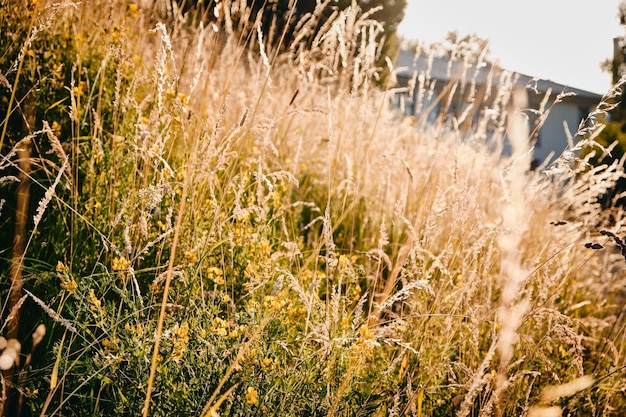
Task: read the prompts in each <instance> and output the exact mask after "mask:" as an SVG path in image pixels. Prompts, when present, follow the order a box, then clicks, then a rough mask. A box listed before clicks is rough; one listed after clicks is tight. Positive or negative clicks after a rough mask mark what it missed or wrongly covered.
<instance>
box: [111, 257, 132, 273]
mask: <svg viewBox="0 0 626 417" xmlns="http://www.w3.org/2000/svg"><path fill="white" fill-rule="evenodd" d="M111 268H113V271H115V272H121V271H128V268H130V261H129V260H128V259H126V258H125V257H123V256H122V257H117V258H113V261H112V262H111Z"/></svg>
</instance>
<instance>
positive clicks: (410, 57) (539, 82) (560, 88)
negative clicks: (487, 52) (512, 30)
mask: <svg viewBox="0 0 626 417" xmlns="http://www.w3.org/2000/svg"><path fill="white" fill-rule="evenodd" d="M429 61H430V62H429ZM429 67H430V71H429V72H428V73H427V74H426V71H427V70H428V68H429ZM396 68H397V70H396V76H397V77H400V78H411V77H412V76H414V74H416V73H417V74H418V75H419V74H422V73H423V74H424V75H426V76H427V78H429V79H434V80H440V81H446V82H447V81H452V80H460V79H461V78H463V77H464V76H465V78H466V79H471V78H470V77H475V79H476V80H477V82H478V83H479V84H484V83H485V82H486V80H487V79H488V75H489V73H490V72H491V71H492V69H494V67H493V64H491V63H487V62H485V63H481V64H480V65H477V64H476V63H464V62H463V61H461V60H450V59H449V58H447V57H435V56H427V55H424V54H415V53H413V52H409V51H405V50H402V51H400V53H399V54H398V58H397V59H396ZM505 72H508V73H510V74H512V75H513V76H516V77H517V82H516V84H517V85H519V86H523V87H526V88H529V89H531V90H536V91H538V92H539V93H544V94H545V93H547V92H548V90H551V92H552V93H553V94H560V93H565V94H567V93H573V94H574V95H576V96H577V97H579V98H585V99H588V100H592V101H596V102H599V101H600V100H602V98H603V95H602V94H598V93H594V92H592V91H587V90H583V89H581V88H576V87H572V86H568V85H565V84H561V83H557V82H555V81H552V80H545V79H541V78H538V77H532V76H530V75H526V74H523V73H520V72H517V71H508V70H506V69H504V68H499V67H496V68H495V74H494V75H495V77H494V84H497V82H498V81H499V80H498V78H499V76H501V75H502V74H503V73H505Z"/></svg>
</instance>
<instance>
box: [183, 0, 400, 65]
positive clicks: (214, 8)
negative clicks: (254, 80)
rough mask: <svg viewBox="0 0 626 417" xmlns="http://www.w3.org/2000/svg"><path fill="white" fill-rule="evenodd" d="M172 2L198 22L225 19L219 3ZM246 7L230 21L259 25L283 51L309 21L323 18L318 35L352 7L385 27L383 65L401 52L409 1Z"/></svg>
mask: <svg viewBox="0 0 626 417" xmlns="http://www.w3.org/2000/svg"><path fill="white" fill-rule="evenodd" d="M172 2H173V5H176V7H177V8H178V9H179V10H180V11H182V12H183V14H184V15H186V16H190V17H192V18H193V19H194V20H201V21H205V22H206V21H211V22H214V23H217V22H220V21H221V20H223V18H224V16H223V14H222V13H223V11H222V9H221V3H220V1H219V0H217V1H216V0H172ZM244 3H245V4H246V6H247V7H246V9H245V10H242V13H241V14H240V16H229V17H228V18H229V19H230V20H232V21H236V23H239V24H240V25H241V26H246V27H247V28H251V27H253V25H256V24H258V25H259V27H260V28H261V30H262V33H263V36H264V38H265V39H266V41H267V42H268V43H269V45H270V46H273V47H277V48H279V49H283V50H285V49H288V48H289V46H290V44H291V43H292V41H293V40H294V34H295V33H296V30H297V29H298V28H299V27H300V25H301V24H302V22H303V21H304V20H305V19H307V17H310V16H312V15H314V14H319V16H317V25H315V26H314V28H313V29H312V31H313V32H315V31H316V30H319V29H321V28H322V27H323V26H324V23H325V22H327V21H328V20H329V19H330V18H331V17H332V16H333V15H335V14H336V13H338V12H340V11H344V10H346V9H348V8H349V7H358V8H359V9H360V10H361V12H362V13H364V14H368V15H369V17H370V18H371V19H373V20H376V21H378V22H380V24H381V25H382V27H383V38H382V39H381V41H382V48H381V59H380V62H379V63H380V64H381V65H383V63H384V59H385V57H386V56H388V57H390V58H393V57H394V56H395V54H396V53H397V51H398V48H399V42H398V36H397V29H398V25H399V24H400V22H402V19H403V18H404V10H405V8H406V4H407V0H245V2H244ZM310 38H311V39H312V38H313V36H310Z"/></svg>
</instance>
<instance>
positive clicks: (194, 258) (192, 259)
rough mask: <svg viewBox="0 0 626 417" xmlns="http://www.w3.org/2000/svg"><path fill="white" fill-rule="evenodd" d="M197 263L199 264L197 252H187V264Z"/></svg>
mask: <svg viewBox="0 0 626 417" xmlns="http://www.w3.org/2000/svg"><path fill="white" fill-rule="evenodd" d="M196 262H198V255H196V252H194V251H191V250H188V251H187V252H185V264H187V265H194V264H195V263H196Z"/></svg>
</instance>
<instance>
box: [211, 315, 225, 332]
mask: <svg viewBox="0 0 626 417" xmlns="http://www.w3.org/2000/svg"><path fill="white" fill-rule="evenodd" d="M228 327H229V326H228V322H227V321H226V320H224V319H221V318H219V317H215V318H214V319H213V325H212V326H211V327H210V328H209V329H210V330H211V331H212V332H213V333H215V334H217V335H218V336H226V335H227V334H228Z"/></svg>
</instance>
